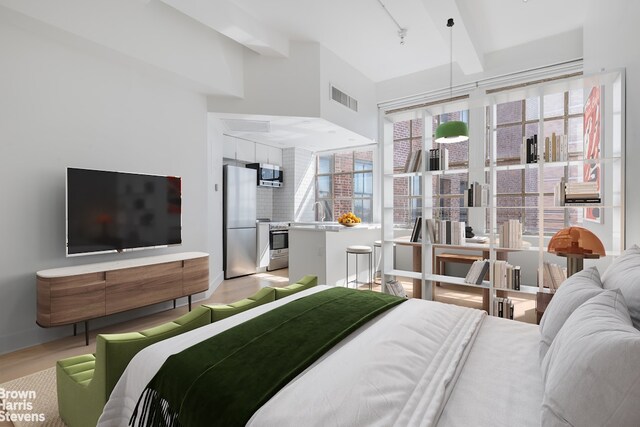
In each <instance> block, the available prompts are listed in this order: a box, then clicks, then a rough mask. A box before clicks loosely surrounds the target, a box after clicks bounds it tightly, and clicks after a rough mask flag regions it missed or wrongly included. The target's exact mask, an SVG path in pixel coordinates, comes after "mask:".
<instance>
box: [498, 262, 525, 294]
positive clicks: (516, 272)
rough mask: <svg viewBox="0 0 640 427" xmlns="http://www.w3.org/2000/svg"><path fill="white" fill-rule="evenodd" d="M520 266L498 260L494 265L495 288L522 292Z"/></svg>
mask: <svg viewBox="0 0 640 427" xmlns="http://www.w3.org/2000/svg"><path fill="white" fill-rule="evenodd" d="M520 277H521V275H520V266H519V265H515V266H514V265H511V264H509V263H508V262H507V261H502V260H498V261H496V262H495V263H494V265H493V287H494V288H498V289H513V290H514V291H519V290H520Z"/></svg>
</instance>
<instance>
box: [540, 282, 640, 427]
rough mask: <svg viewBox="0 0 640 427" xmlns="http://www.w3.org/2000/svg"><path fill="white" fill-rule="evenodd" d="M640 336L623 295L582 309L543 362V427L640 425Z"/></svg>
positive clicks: (605, 296)
mask: <svg viewBox="0 0 640 427" xmlns="http://www.w3.org/2000/svg"><path fill="white" fill-rule="evenodd" d="M638 355H640V331H638V330H636V329H635V328H633V326H632V324H631V318H630V317H629V312H628V311H627V307H626V304H625V301H624V297H623V295H622V294H621V293H620V291H619V290H615V291H613V290H612V291H604V292H602V293H600V294H599V295H597V296H595V297H593V298H591V299H590V300H589V301H587V302H586V303H584V304H583V305H581V306H580V307H578V308H577V309H576V310H575V311H574V312H573V314H571V316H569V319H567V321H566V322H565V324H564V326H563V327H562V329H561V330H560V332H559V333H558V335H557V336H556V338H555V340H553V343H552V344H551V347H550V348H549V351H548V352H547V355H546V356H545V358H544V360H543V362H542V376H543V380H544V396H543V401H542V425H543V426H559V425H562V426H569V425H570V426H612V427H613V426H640V405H639V404H638V402H640V357H639V356H638Z"/></svg>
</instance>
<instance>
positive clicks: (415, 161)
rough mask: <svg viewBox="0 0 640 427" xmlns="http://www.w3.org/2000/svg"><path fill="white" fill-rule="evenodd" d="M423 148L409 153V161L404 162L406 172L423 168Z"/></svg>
mask: <svg viewBox="0 0 640 427" xmlns="http://www.w3.org/2000/svg"><path fill="white" fill-rule="evenodd" d="M422 157H423V156H422V150H416V151H412V152H411V153H409V155H408V156H407V161H406V163H405V164H404V171H405V172H407V173H408V172H419V171H420V170H421V168H422Z"/></svg>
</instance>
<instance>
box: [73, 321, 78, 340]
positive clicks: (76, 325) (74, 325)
mask: <svg viewBox="0 0 640 427" xmlns="http://www.w3.org/2000/svg"><path fill="white" fill-rule="evenodd" d="M77 335H78V324H77V323H74V324H73V336H74V337H75V336H77Z"/></svg>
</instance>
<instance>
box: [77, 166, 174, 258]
mask: <svg viewBox="0 0 640 427" xmlns="http://www.w3.org/2000/svg"><path fill="white" fill-rule="evenodd" d="M181 212H182V192H181V179H180V178H179V177H175V176H158V175H142V174H135V173H123V172H110V171H99V170H91V169H77V168H67V255H68V256H71V255H80V254H90V253H102V252H114V251H117V252H122V251H124V250H127V249H136V248H148V247H155V246H167V245H177V244H180V243H182V220H181Z"/></svg>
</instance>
